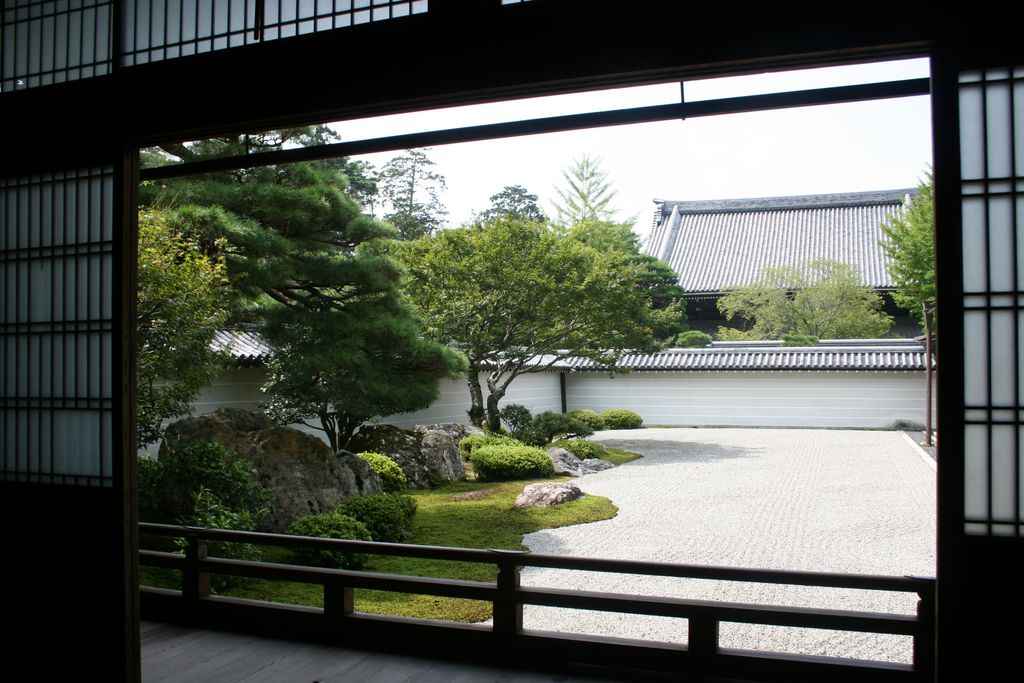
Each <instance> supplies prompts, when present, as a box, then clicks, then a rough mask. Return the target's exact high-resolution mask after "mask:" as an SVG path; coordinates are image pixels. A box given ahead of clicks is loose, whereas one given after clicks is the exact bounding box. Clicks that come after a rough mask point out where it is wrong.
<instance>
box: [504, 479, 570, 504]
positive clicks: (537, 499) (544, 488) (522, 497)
mask: <svg viewBox="0 0 1024 683" xmlns="http://www.w3.org/2000/svg"><path fill="white" fill-rule="evenodd" d="M582 496H583V491H581V490H580V487H579V486H576V484H573V483H571V482H567V481H549V482H541V483H539V484H527V485H526V487H525V488H524V489H523V492H522V493H520V494H519V495H518V496H517V497H516V509H517V510H520V509H522V508H525V507H551V506H552V505H558V504H559V503H566V502H568V501H570V500H576V499H577V498H580V497H582Z"/></svg>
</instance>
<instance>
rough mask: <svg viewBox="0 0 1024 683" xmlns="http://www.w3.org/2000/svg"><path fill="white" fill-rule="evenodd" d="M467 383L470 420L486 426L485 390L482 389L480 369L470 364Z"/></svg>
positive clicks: (480, 425)
mask: <svg viewBox="0 0 1024 683" xmlns="http://www.w3.org/2000/svg"><path fill="white" fill-rule="evenodd" d="M466 383H467V384H468V385H469V421H470V422H472V423H473V424H474V425H475V426H477V427H480V428H483V426H484V392H483V391H482V390H481V389H480V370H479V369H478V368H477V367H476V366H475V365H472V364H471V365H470V366H469V370H467V371H466Z"/></svg>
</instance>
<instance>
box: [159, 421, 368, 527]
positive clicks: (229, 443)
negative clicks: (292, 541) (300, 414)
mask: <svg viewBox="0 0 1024 683" xmlns="http://www.w3.org/2000/svg"><path fill="white" fill-rule="evenodd" d="M182 439H193V440H200V441H216V442H217V443H219V444H221V445H223V446H224V447H225V448H227V449H228V450H229V451H231V452H232V453H234V454H235V455H237V456H238V457H240V458H243V459H245V460H246V461H248V462H249V463H251V464H252V466H253V468H254V469H255V470H256V473H257V475H256V476H257V479H258V480H259V483H260V484H262V485H263V486H266V487H267V488H269V489H271V490H272V491H273V492H274V496H275V500H274V501H273V502H272V503H271V504H270V510H269V512H268V513H267V514H266V515H265V516H264V517H263V519H262V520H261V522H260V525H261V527H262V528H264V529H266V530H269V531H284V530H285V529H287V528H288V525H289V524H291V523H292V522H293V521H294V520H296V519H298V518H299V517H303V516H305V515H311V514H320V513H324V512H329V511H331V510H333V509H334V507H335V506H336V505H337V504H338V502H339V501H341V499H343V498H347V497H349V496H360V495H367V494H371V493H379V492H380V491H381V490H382V487H381V481H380V477H379V476H378V475H377V473H376V472H373V471H372V470H371V469H370V468H369V465H367V463H366V461H365V460H363V459H362V458H357V457H355V456H353V455H351V454H344V455H341V456H335V455H334V454H333V453H332V452H331V449H330V448H329V447H328V446H327V444H325V443H324V442H323V441H321V440H320V439H318V438H316V437H315V436H313V435H311V434H307V433H305V432H302V431H299V430H298V429H293V428H291V427H281V426H280V425H278V424H277V423H275V422H274V421H273V420H271V419H270V418H269V417H267V416H266V415H265V414H263V413H258V412H253V411H249V410H242V409H240V408H218V409H217V410H215V411H214V412H212V413H209V414H207V415H199V416H195V417H187V418H185V419H183V420H179V421H178V422H175V423H174V424H172V425H170V426H169V427H167V429H166V430H165V431H164V440H163V443H162V444H161V445H160V453H161V454H163V453H164V452H166V450H167V449H168V448H171V447H173V445H174V444H175V443H177V442H178V441H180V440H182Z"/></svg>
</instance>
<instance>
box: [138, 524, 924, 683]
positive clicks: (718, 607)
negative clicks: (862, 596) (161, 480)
mask: <svg viewBox="0 0 1024 683" xmlns="http://www.w3.org/2000/svg"><path fill="white" fill-rule="evenodd" d="M140 533H141V534H144V535H156V536H170V537H178V538H184V539H185V540H186V550H185V553H184V555H182V554H178V553H170V552H162V551H155V550H141V551H140V552H139V561H140V563H141V564H143V565H147V566H154V567H165V568H172V569H178V570H180V571H181V572H182V590H181V596H180V597H181V598H182V599H183V600H184V601H185V602H186V603H188V604H191V605H196V604H198V603H200V602H202V601H203V600H208V599H214V598H212V596H211V590H210V577H211V575H213V574H223V575H232V576H242V577H249V578H258V579H266V580H272V581H290V582H299V583H308V584H319V585H322V586H323V588H324V610H323V611H324V614H327V615H331V616H335V617H336V616H342V617H345V616H352V617H355V616H357V615H356V613H355V610H354V595H353V590H355V589H370V590H383V591H394V592H401V593H416V594H425V595H435V596H443V597H452V598H465V599H470V600H481V601H487V602H491V603H492V605H493V615H494V616H493V621H492V624H493V625H492V627H491V630H492V631H493V633H495V634H497V635H498V636H499V637H518V636H525V635H529V636H530V637H531V638H535V637H537V636H538V632H534V631H526V630H524V629H523V606H524V605H543V606H548V607H561V608H570V609H582V610H596V611H602V612H617V613H630V614H641V615H650V616H660V617H673V618H681V619H687V620H688V625H689V639H688V642H687V645H686V646H685V647H683V646H680V651H681V652H685V653H686V655H687V656H688V657H689V658H690V660H691V664H692V665H693V668H694V670H701V671H718V670H720V668H721V667H719V666H718V664H719V663H720V664H722V665H723V667H724V668H721V670H723V671H731V669H729V668H728V666H725V665H727V664H729V662H730V661H731V660H730V657H733V659H735V656H736V655H737V653H742V651H734V650H728V649H725V648H721V646H720V644H719V626H720V624H721V623H723V622H726V623H745V624H758V625H768V626H784V627H802V628H815V629H830V630H840V631H851V632H859V633H877V634H892V635H900V636H910V637H912V638H913V643H914V654H913V664H912V665H911V666H905V665H904V666H899V665H892V664H888V663H882V662H877V663H874V664H877V666H878V667H879V669H878V670H885V671H886V672H887V673H889V674H892V675H897V674H903V675H905V680H921V681H924V680H931V678H932V675H933V672H934V668H933V664H932V659H933V657H934V649H933V647H932V642H933V638H934V605H935V581H934V579H932V578H928V577H891V576H874V575H860V574H842V573H825V572H807V571H785V570H774V569H748V568H740V567H714V566H704V565H686V564H672V563H665V562H646V561H638V560H606V559H599V558H585V557H564V556H558V555H544V554H536V553H532V552H528V551H509V550H489V549H487V550H482V549H476V548H447V547H437V546H422V545H407V544H399V543H377V542H371V541H353V540H339V539H323V538H309V537H302V536H292V535H288V534H268V533H256V532H246V531H231V530H224V529H206V528H198V527H188V526H174V525H164V524H140ZM208 541H218V542H238V543H250V544H259V545H272V546H279V547H287V548H308V549H321V550H339V551H346V552H359V553H366V554H371V555H391V556H402V557H415V558H421V559H433V560H449V561H456V562H472V563H479V564H489V565H493V566H495V567H496V569H497V580H496V581H495V582H493V583H491V582H486V581H468V580H461V579H447V578H436V577H421V576H404V575H396V574H382V573H378V572H369V571H356V570H345V569H328V568H321V567H307V566H300V565H291V564H279V563H272V562H261V561H250V560H235V559H226V558H216V557H207V548H206V542H208ZM523 567H547V568H556V569H565V570H577V571H591V572H614V573H622V574H634V575H647V576H661V577H669V578H690V579H707V580H718V581H735V582H748V583H767V584H777V585H793V586H817V587H827V588H837V589H860V590H873V591H890V592H902V593H913V594H916V595H917V596H918V603H917V613H916V614H888V613H875V612H862V611H853V610H836V609H822V608H813V607H792V606H779V605H761V604H745V603H732V602H716V601H707V600H693V599H685V598H672V597H661V596H648V595H634V594H624V593H609V592H597V591H580V590H567V589H560V588H547V587H545V588H536V587H524V586H521V585H520V570H521V569H522V568H523ZM375 618H377V617H375ZM380 619H383V620H385V621H386V620H387V619H388V618H387V617H381V618H380ZM437 623H438V624H441V623H442V622H437ZM540 636H541V637H544V638H557V637H558V636H557V634H549V633H541V634H540ZM577 638H578V636H577ZM635 642H637V643H640V644H643V643H645V642H646V641H635ZM650 645H652V646H653V645H655V644H654V643H650ZM664 645H665V644H664V643H659V644H658V646H659V647H661V648H663V647H664ZM747 654H748V655H751V656H754V653H747ZM756 657H757V658H759V660H761V664H762V665H763V662H764V659H765V657H770V658H771V659H772V660H773V661H775V662H777V663H780V664H781V665H785V666H792V667H797V668H799V667H801V666H805V667H810V670H814V664H815V662H818V663H819V664H821V665H822V666H826V667H828V666H830V667H835V666H837V664H836V663H837V662H844V661H848V662H849V670H847V669H841V670H842V671H844V672H845V673H846V674H848V675H850V676H852V678H849V679H850V680H856V679H857V678H856V675H855V673H856V670H857V669H862V670H863V672H864V673H865V680H867V679H868V678H870V677H871V676H873V675H877V673H878V670H876V669H872V668H871V667H872V663H870V662H862V661H860V660H842V659H837V658H817V659H816V658H813V657H806V656H797V655H791V654H787V653H774V652H773V653H761V652H759V653H756ZM851 672H853V673H851ZM868 672H872V673H871V674H870V675H868ZM894 680H896V679H894Z"/></svg>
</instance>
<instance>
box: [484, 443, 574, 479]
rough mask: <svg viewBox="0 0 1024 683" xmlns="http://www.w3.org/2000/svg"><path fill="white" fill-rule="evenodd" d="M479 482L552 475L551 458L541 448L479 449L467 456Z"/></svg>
mask: <svg viewBox="0 0 1024 683" xmlns="http://www.w3.org/2000/svg"><path fill="white" fill-rule="evenodd" d="M470 462H472V463H473V469H474V470H475V471H476V476H477V478H478V479H482V480H485V481H493V480H499V479H529V478H533V477H550V476H552V475H554V473H555V466H554V464H553V463H552V462H551V458H549V457H548V454H547V453H546V452H544V450H543V449H541V448H533V447H531V446H524V445H515V446H514V445H502V444H499V445H494V446H481V447H480V448H478V449H476V450H475V451H473V453H472V455H470Z"/></svg>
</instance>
